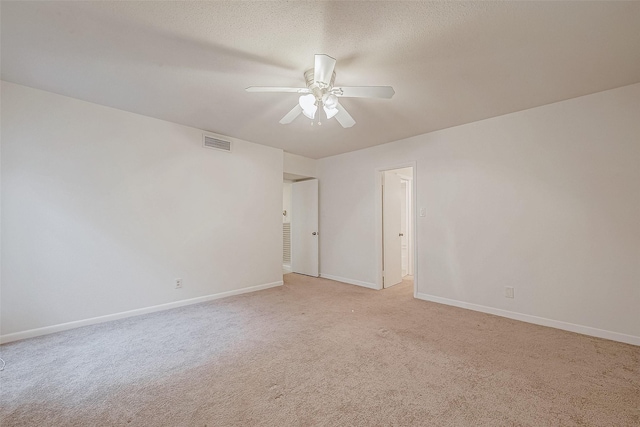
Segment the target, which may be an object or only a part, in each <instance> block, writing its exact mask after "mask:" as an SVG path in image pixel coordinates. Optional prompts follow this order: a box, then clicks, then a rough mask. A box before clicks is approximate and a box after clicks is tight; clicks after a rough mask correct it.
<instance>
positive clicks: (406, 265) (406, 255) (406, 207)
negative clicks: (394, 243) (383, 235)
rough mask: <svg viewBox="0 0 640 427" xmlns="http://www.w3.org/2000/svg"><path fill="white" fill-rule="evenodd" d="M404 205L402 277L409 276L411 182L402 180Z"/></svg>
mask: <svg viewBox="0 0 640 427" xmlns="http://www.w3.org/2000/svg"><path fill="white" fill-rule="evenodd" d="M400 188H401V189H402V203H401V204H400V233H401V234H402V236H401V237H400V248H401V249H400V253H401V254H402V255H401V256H402V277H404V276H406V275H407V274H409V227H408V224H409V204H408V201H409V181H406V180H404V179H402V180H400Z"/></svg>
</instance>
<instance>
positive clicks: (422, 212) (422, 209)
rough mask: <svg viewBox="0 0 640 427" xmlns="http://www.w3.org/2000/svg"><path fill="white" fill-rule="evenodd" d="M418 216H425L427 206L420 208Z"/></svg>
mask: <svg viewBox="0 0 640 427" xmlns="http://www.w3.org/2000/svg"><path fill="white" fill-rule="evenodd" d="M420 216H427V208H420Z"/></svg>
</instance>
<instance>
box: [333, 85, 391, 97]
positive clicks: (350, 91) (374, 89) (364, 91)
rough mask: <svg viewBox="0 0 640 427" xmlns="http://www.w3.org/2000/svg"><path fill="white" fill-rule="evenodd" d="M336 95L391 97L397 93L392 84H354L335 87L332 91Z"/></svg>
mask: <svg viewBox="0 0 640 427" xmlns="http://www.w3.org/2000/svg"><path fill="white" fill-rule="evenodd" d="M331 92H332V93H334V94H335V95H336V96H344V97H346V98H386V99H391V97H393V95H394V94H395V93H396V91H395V90H393V88H392V87H391V86H352V87H334V88H333V90H332V91H331Z"/></svg>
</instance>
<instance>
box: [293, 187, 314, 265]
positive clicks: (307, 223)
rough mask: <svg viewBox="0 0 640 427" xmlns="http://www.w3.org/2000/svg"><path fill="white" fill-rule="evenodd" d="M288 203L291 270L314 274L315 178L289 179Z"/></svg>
mask: <svg viewBox="0 0 640 427" xmlns="http://www.w3.org/2000/svg"><path fill="white" fill-rule="evenodd" d="M291 207H292V209H291V210H292V212H291V270H292V271H293V272H294V273H300V274H306V275H308V276H313V277H318V180H317V179H308V180H306V181H299V182H294V183H293V186H292V192H291Z"/></svg>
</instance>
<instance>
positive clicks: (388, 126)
mask: <svg viewBox="0 0 640 427" xmlns="http://www.w3.org/2000/svg"><path fill="white" fill-rule="evenodd" d="M1 7H2V10H1V17H2V18H1V19H2V22H1V26H2V27H1V37H2V40H1V43H2V45H1V48H2V50H1V69H2V79H4V80H7V81H11V82H15V83H19V84H23V85H27V86H32V87H36V88H40V89H44V90H48V91H51V92H56V93H60V94H63V95H68V96H71V97H74V98H79V99H83V100H87V101H91V102H95V103H98V104H103V105H108V106H111V107H115V108H119V109H122V110H127V111H132V112H135V113H140V114H144V115H147V116H152V117H157V118H160V119H165V120H169V121H172V122H176V123H181V124H185V125H188V126H193V127H196V128H200V129H204V130H208V131H211V132H215V133H219V134H224V135H229V136H233V137H236V138H240V139H245V140H248V141H252V142H257V143H260V144H265V145H270V146H274V147H279V148H282V149H284V150H286V151H288V152H291V153H296V154H300V155H303V156H307V157H312V158H321V157H325V156H330V155H334V154H339V153H343V152H347V151H352V150H357V149H360V148H364V147H368V146H372V145H377V144H381V143H385V142H389V141H394V140H398V139H402V138H406V137H409V136H413V135H418V134H422V133H426V132H430V131H433V130H437V129H443V128H447V127H451V126H456V125H459V124H463V123H469V122H472V121H476V120H480V119H484V118H488V117H493V116H498V115H502V114H505V113H509V112H514V111H518V110H523V109H527V108H531V107H535V106H539V105H544V104H548V103H551V102H556V101H560V100H564V99H568V98H573V97H576V96H581V95H585V94H588V93H593V92H598V91H602V90H606V89H611V88H614V87H619V86H624V85H628V84H632V83H637V82H640V2H608V1H607V2H516V1H511V2H411V3H404V2H376V3H372V2H260V3H257V2H209V3H201V2H197V3H196V2H60V3H58V2H42V3H40V2H2V6H1ZM315 53H326V54H328V55H331V56H333V57H334V58H336V59H337V61H338V62H337V66H336V74H337V77H336V84H337V85H342V86H354V85H391V86H393V87H394V88H395V90H396V95H395V96H394V97H393V99H391V100H381V99H344V98H343V99H342V100H341V103H342V104H343V106H344V107H345V108H347V110H348V111H349V112H350V113H351V115H352V116H353V117H354V118H355V120H356V121H357V124H356V125H355V126H354V127H353V128H351V129H343V128H341V127H340V126H339V125H338V124H337V123H336V122H335V120H331V121H328V122H326V123H323V126H321V127H318V126H313V127H312V126H310V121H309V120H308V119H306V118H305V117H304V116H299V117H298V118H297V119H296V120H295V121H294V122H293V123H292V124H290V125H280V124H279V123H278V120H280V118H281V117H282V116H284V115H285V114H286V113H287V112H288V111H289V110H290V109H291V108H292V107H293V106H294V105H295V104H296V102H297V96H296V95H295V94H260V93H246V92H245V91H244V89H245V87H247V86H251V85H259V86H300V87H302V86H304V81H303V73H304V71H305V70H306V69H308V68H311V67H312V66H313V55H314V54H315Z"/></svg>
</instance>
